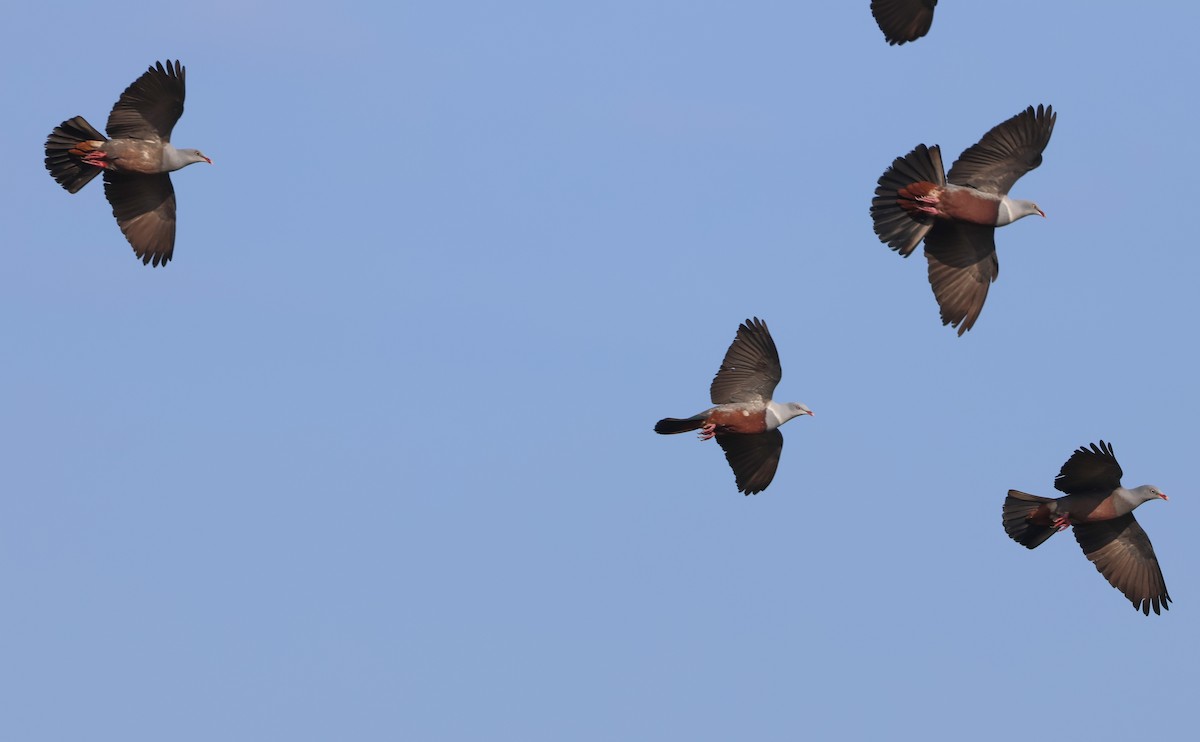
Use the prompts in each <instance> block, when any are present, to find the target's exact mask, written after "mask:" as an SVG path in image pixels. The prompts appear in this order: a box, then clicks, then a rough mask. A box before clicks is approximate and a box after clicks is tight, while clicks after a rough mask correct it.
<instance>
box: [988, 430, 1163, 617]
mask: <svg viewBox="0 0 1200 742" xmlns="http://www.w3.org/2000/svg"><path fill="white" fill-rule="evenodd" d="M1121 476H1122V472H1121V467H1120V465H1119V464H1117V459H1116V457H1115V455H1114V454H1113V449H1112V446H1111V445H1110V444H1107V443H1105V442H1104V441H1100V445H1099V446H1097V445H1096V444H1092V445H1091V447H1090V448H1079V449H1077V450H1076V451H1075V453H1073V454H1072V455H1071V458H1069V459H1067V462H1066V463H1065V464H1063V467H1062V470H1061V471H1060V472H1059V475H1058V477H1056V478H1055V482H1054V486H1055V487H1056V488H1057V489H1058V490H1059V491H1061V492H1064V493H1066V494H1064V495H1063V496H1062V497H1058V498H1051V497H1040V496H1038V495H1031V494H1029V493H1027V492H1021V491H1019V490H1009V492H1008V496H1007V497H1006V498H1005V499H1004V508H1003V523H1004V530H1005V532H1006V533H1007V534H1008V535H1009V537H1010V538H1012V539H1013V540H1014V541H1016V542H1017V543H1019V544H1021V545H1022V546H1024V547H1026V548H1028V549H1034V548H1036V547H1038V546H1040V545H1041V544H1042V543H1044V542H1045V541H1046V540H1047V539H1049V538H1050V537H1051V536H1053V535H1054V534H1055V533H1057V532H1058V531H1060V530H1063V529H1065V528H1067V527H1072V528H1073V529H1074V533H1075V540H1076V541H1078V542H1079V546H1080V547H1081V548H1082V549H1083V553H1084V555H1085V556H1087V558H1088V559H1089V560H1091V562H1092V563H1093V564H1095V565H1096V569H1097V570H1098V571H1099V572H1100V573H1101V574H1102V575H1104V577H1105V579H1107V580H1108V582H1109V584H1111V585H1112V586H1113V587H1115V588H1117V589H1118V590H1120V591H1121V592H1122V593H1124V594H1125V597H1126V598H1128V599H1129V600H1130V602H1131V603H1133V607H1134V608H1136V609H1139V610H1141V611H1142V612H1143V613H1145V614H1147V615H1149V613H1150V610H1151V608H1153V610H1154V612H1155V613H1160V612H1161V610H1165V609H1167V608H1169V607H1170V606H1169V605H1168V604H1169V603H1170V602H1171V597H1170V595H1169V594H1168V593H1167V586H1166V583H1165V581H1164V580H1163V576H1162V569H1161V568H1160V567H1159V565H1158V558H1157V557H1156V556H1155V554H1154V547H1153V546H1152V545H1151V544H1150V537H1149V536H1147V535H1146V532H1145V531H1144V530H1142V527H1141V526H1140V525H1139V524H1138V522H1137V520H1135V519H1134V517H1133V511H1134V510H1135V509H1136V508H1137V507H1138V506H1139V505H1141V504H1143V503H1146V502H1150V501H1151V500H1160V499H1161V500H1166V499H1167V496H1166V495H1165V494H1163V492H1162V490H1160V489H1159V488H1158V487H1156V486H1154V485H1151V484H1144V485H1142V486H1140V487H1134V488H1132V489H1127V488H1125V487H1122V486H1121Z"/></svg>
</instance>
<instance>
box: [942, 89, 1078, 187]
mask: <svg viewBox="0 0 1200 742" xmlns="http://www.w3.org/2000/svg"><path fill="white" fill-rule="evenodd" d="M1054 119H1055V114H1054V111H1053V109H1052V108H1051V107H1050V106H1045V107H1044V108H1043V107H1042V105H1041V104H1038V107H1037V109H1036V110H1035V109H1034V107H1033V106H1030V107H1029V108H1026V109H1025V110H1024V111H1022V112H1021V113H1018V114H1017V115H1016V116H1013V117H1012V118H1010V119H1009V120H1008V121H1005V122H1004V123H1002V124H998V125H997V126H995V127H994V128H993V129H992V130H991V131H989V132H988V133H987V134H984V135H983V139H980V140H979V143H978V144H974V145H972V146H971V147H969V148H967V151H966V152H963V153H962V155H960V156H959V158H958V161H957V162H955V163H954V167H952V168H950V172H949V173H947V175H946V180H948V181H949V182H950V183H952V184H954V185H961V186H971V187H972V188H975V189H977V190H980V191H984V192H986V193H994V194H996V195H998V196H1003V195H1005V194H1007V193H1008V189H1010V188H1012V186H1013V183H1016V182H1017V179H1018V178H1020V177H1021V176H1022V175H1024V174H1025V173H1027V172H1029V171H1030V170H1032V169H1034V168H1035V167H1037V166H1038V165H1041V164H1042V150H1044V149H1046V145H1047V144H1049V143H1050V134H1052V133H1053V132H1054Z"/></svg>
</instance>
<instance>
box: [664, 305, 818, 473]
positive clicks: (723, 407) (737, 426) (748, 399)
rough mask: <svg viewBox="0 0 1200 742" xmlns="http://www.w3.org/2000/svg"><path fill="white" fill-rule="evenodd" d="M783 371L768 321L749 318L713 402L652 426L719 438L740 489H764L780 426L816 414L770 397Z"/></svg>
mask: <svg viewBox="0 0 1200 742" xmlns="http://www.w3.org/2000/svg"><path fill="white" fill-rule="evenodd" d="M782 375H783V371H782V369H781V368H780V366H779V351H778V350H776V349H775V341H774V340H772V339H771V333H770V332H769V331H768V330H767V323H766V322H763V321H762V320H760V319H758V318H757V317H755V318H753V319H748V320H746V321H745V322H743V323H742V324H741V325H739V326H738V330H737V337H735V338H734V339H733V344H731V345H730V346H729V350H728V351H726V352H725V360H723V361H722V362H721V368H720V370H718V371H717V375H716V378H714V379H713V381H712V385H711V386H710V388H709V395H710V396H711V397H712V401H713V404H715V405H716V406H715V407H711V408H709V409H707V410H705V411H704V412H701V413H699V414H696V415H693V416H691V417H688V418H683V419H680V418H674V417H668V418H664V419H662V420H659V421H658V423H657V424H655V426H654V432H655V433H661V434H662V435H670V434H673V433H686V432H688V431H692V430H699V431H700V440H702V441H707V440H710V439H712V438H716V439H717V443H718V444H720V446H721V448H722V449H723V450H724V451H725V458H726V460H728V461H729V466H730V468H732V469H733V475H734V479H735V480H736V482H737V488H738V491H739V492H744V493H745V494H747V495H754V494H757V493H759V492H762V491H763V490H765V489H766V488H767V485H769V484H770V483H771V480H772V479H774V478H775V470H776V468H778V466H779V455H780V453H781V452H782V451H783V435H782V434H781V433H780V432H779V426H780V425H783V424H784V423H785V422H787V421H788V420H791V419H792V418H793V417H797V416H800V415H812V414H813V412H812V410H810V409H808V407H806V406H805V405H802V404H800V403H798V402H787V403H783V404H781V403H779V402H774V401H772V400H771V394H772V393H773V392H774V391H775V385H777V384H778V383H779V379H780V377H781V376H782Z"/></svg>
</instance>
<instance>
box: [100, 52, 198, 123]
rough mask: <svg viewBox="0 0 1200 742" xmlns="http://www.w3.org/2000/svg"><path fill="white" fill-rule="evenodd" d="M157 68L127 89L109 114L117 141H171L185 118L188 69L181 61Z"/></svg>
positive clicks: (157, 64)
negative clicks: (176, 124) (173, 132)
mask: <svg viewBox="0 0 1200 742" xmlns="http://www.w3.org/2000/svg"><path fill="white" fill-rule="evenodd" d="M154 65H155V66H153V67H151V68H150V69H149V70H148V71H146V72H145V73H143V74H142V76H141V77H139V78H138V79H136V80H134V81H133V84H132V85H130V86H129V87H127V88H125V92H124V93H121V97H120V99H118V100H117V103H116V105H114V106H113V109H112V113H110V114H108V136H110V137H112V138H113V139H122V138H129V139H149V140H161V141H164V142H169V141H171V130H172V129H174V128H175V122H176V121H178V120H179V117H180V116H182V115H183V96H184V68H183V65H181V64H179V62H178V61H176V62H174V63H172V62H171V61H169V60H168V61H167V66H166V67H163V64H162V62H155V63H154Z"/></svg>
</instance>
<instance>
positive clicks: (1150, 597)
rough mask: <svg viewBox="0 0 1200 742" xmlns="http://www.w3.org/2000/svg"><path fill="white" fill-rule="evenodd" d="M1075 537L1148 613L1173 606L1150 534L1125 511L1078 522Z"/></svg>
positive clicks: (1111, 580)
mask: <svg viewBox="0 0 1200 742" xmlns="http://www.w3.org/2000/svg"><path fill="white" fill-rule="evenodd" d="M1075 540H1076V541H1078V542H1079V546H1080V547H1081V548H1082V549H1083V553H1084V554H1085V555H1087V558H1088V559H1090V560H1091V561H1092V564H1095V565H1096V569H1097V570H1099V572H1100V574H1102V575H1104V579H1106V580H1108V582H1109V584H1110V585H1112V586H1113V587H1115V588H1116V589H1118V590H1120V591H1121V592H1122V593H1124V594H1125V597H1126V598H1129V601H1130V602H1131V603H1133V607H1134V608H1135V609H1137V610H1140V611H1141V612H1142V613H1144V614H1146V615H1147V616H1148V615H1150V609H1151V608H1154V612H1155V613H1160V612H1161V611H1160V608H1161V609H1162V610H1166V609H1168V608H1170V606H1169V605H1167V604H1168V603H1170V602H1171V596H1170V595H1168V594H1167V583H1166V582H1164V581H1163V575H1162V569H1161V568H1159V566H1158V558H1157V557H1156V556H1154V547H1153V546H1151V545H1150V537H1149V536H1147V535H1146V532H1145V531H1143V530H1142V527H1141V526H1140V525H1138V522H1137V521H1136V520H1134V519H1133V513H1126V514H1125V515H1122V516H1121V517H1119V518H1114V519H1112V520H1101V521H1096V522H1094V523H1077V524H1075Z"/></svg>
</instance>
